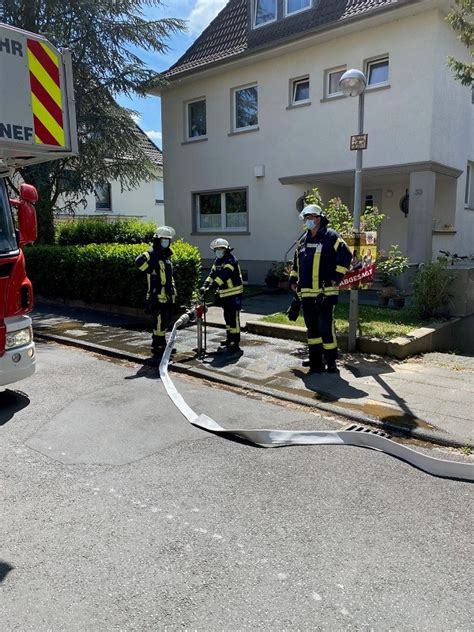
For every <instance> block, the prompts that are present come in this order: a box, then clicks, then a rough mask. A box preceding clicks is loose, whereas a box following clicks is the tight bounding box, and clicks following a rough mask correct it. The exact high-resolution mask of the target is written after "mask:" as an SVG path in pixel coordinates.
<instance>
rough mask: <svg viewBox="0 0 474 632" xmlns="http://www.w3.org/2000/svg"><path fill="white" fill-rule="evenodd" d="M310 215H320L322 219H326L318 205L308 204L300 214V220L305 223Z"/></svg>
mask: <svg viewBox="0 0 474 632" xmlns="http://www.w3.org/2000/svg"><path fill="white" fill-rule="evenodd" d="M308 215H319V216H320V217H324V213H323V209H322V208H321V207H320V206H318V205H317V204H308V206H305V207H304V209H303V210H302V211H301V213H300V220H301V221H302V222H304V220H305V219H306V217H307V216H308Z"/></svg>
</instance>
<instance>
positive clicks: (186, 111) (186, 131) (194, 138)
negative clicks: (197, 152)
mask: <svg viewBox="0 0 474 632" xmlns="http://www.w3.org/2000/svg"><path fill="white" fill-rule="evenodd" d="M200 101H204V103H205V104H206V133H205V134H202V135H201V136H190V135H189V124H190V122H191V121H190V119H189V106H190V105H192V104H193V103H199V102H200ZM184 108H185V109H184V125H185V127H184V138H185V140H186V141H189V142H193V141H197V140H203V139H204V138H207V99H206V97H198V98H196V99H191V100H190V101H185V103H184Z"/></svg>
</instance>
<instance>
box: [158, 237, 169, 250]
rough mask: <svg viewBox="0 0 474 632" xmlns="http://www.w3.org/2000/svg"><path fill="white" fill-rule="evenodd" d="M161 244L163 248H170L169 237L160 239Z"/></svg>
mask: <svg viewBox="0 0 474 632" xmlns="http://www.w3.org/2000/svg"><path fill="white" fill-rule="evenodd" d="M160 244H161V247H162V248H168V246H169V245H170V240H169V239H160Z"/></svg>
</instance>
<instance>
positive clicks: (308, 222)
mask: <svg viewBox="0 0 474 632" xmlns="http://www.w3.org/2000/svg"><path fill="white" fill-rule="evenodd" d="M304 225H305V226H306V228H307V229H308V230H313V229H315V228H316V222H315V221H314V219H306V220H305V222H304Z"/></svg>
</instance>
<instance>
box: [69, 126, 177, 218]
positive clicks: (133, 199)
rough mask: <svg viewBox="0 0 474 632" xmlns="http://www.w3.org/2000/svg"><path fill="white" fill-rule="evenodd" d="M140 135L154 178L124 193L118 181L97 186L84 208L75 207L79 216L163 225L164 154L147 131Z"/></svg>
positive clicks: (139, 131)
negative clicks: (152, 166)
mask: <svg viewBox="0 0 474 632" xmlns="http://www.w3.org/2000/svg"><path fill="white" fill-rule="evenodd" d="M137 132H138V133H139V135H140V139H141V146H142V149H143V151H144V152H145V153H146V154H147V156H148V157H149V158H150V160H151V161H152V162H153V165H154V173H155V177H154V178H153V179H152V180H149V181H143V182H141V183H140V184H139V186H137V187H135V188H134V189H130V190H126V189H124V190H122V187H121V185H120V182H119V181H118V180H113V181H111V182H107V183H105V184H102V185H99V184H98V185H97V186H96V188H95V191H94V192H92V193H90V194H89V195H86V196H85V200H86V204H85V206H84V205H79V206H78V207H77V208H76V210H75V216H76V217H107V218H108V219H140V220H142V221H145V222H155V223H156V224H158V225H159V224H163V223H164V218H165V206H164V193H163V154H162V152H161V150H160V149H159V148H158V147H157V146H156V145H155V144H154V143H153V141H152V140H151V139H150V138H148V136H147V135H146V134H145V132H143V131H142V130H141V129H140V128H138V127H137ZM61 204H62V203H60V204H59V207H61Z"/></svg>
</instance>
